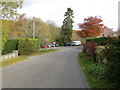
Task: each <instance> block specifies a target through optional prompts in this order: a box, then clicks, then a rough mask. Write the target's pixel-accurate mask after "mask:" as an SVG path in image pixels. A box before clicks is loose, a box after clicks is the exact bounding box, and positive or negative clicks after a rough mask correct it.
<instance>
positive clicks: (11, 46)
mask: <svg viewBox="0 0 120 90" xmlns="http://www.w3.org/2000/svg"><path fill="white" fill-rule="evenodd" d="M18 41H19V39H7V40H6V43H5V44H4V47H3V50H2V55H4V54H8V53H12V52H13V50H17V49H18Z"/></svg>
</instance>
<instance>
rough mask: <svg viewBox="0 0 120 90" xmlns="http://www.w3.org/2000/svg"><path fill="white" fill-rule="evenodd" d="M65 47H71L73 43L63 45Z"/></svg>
mask: <svg viewBox="0 0 120 90" xmlns="http://www.w3.org/2000/svg"><path fill="white" fill-rule="evenodd" d="M64 45H65V46H73V43H65V44H64Z"/></svg>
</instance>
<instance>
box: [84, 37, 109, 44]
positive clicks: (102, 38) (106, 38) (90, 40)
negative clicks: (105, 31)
mask: <svg viewBox="0 0 120 90" xmlns="http://www.w3.org/2000/svg"><path fill="white" fill-rule="evenodd" d="M108 40H110V38H109V37H101V38H94V39H87V40H86V41H87V42H96V43H99V44H100V45H101V46H103V45H106V42H107V41H108Z"/></svg>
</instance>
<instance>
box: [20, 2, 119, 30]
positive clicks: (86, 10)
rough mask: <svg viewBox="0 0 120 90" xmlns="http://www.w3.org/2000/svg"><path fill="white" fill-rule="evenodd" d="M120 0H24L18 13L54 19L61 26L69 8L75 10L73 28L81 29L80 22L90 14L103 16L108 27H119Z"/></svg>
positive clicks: (46, 19)
mask: <svg viewBox="0 0 120 90" xmlns="http://www.w3.org/2000/svg"><path fill="white" fill-rule="evenodd" d="M118 2H119V0H24V3H23V7H22V8H21V9H18V13H21V14H23V13H25V14H26V16H27V17H38V18H41V19H42V20H43V21H45V22H47V21H49V20H51V21H53V22H54V23H55V24H56V25H57V26H59V27H61V25H62V24H63V20H64V18H65V17H64V14H65V12H66V11H67V8H71V9H72V10H73V12H74V15H73V16H74V19H73V21H74V24H73V29H75V30H79V27H78V24H79V23H83V20H84V18H87V17H89V16H93V17H94V16H101V19H102V20H103V24H104V25H105V26H107V27H108V28H113V30H114V31H116V30H117V29H118Z"/></svg>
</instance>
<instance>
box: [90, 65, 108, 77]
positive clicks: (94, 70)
mask: <svg viewBox="0 0 120 90" xmlns="http://www.w3.org/2000/svg"><path fill="white" fill-rule="evenodd" d="M105 70H106V66H105V65H104V64H92V65H90V66H89V69H88V73H89V74H91V75H92V76H93V77H95V78H99V79H105Z"/></svg>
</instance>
